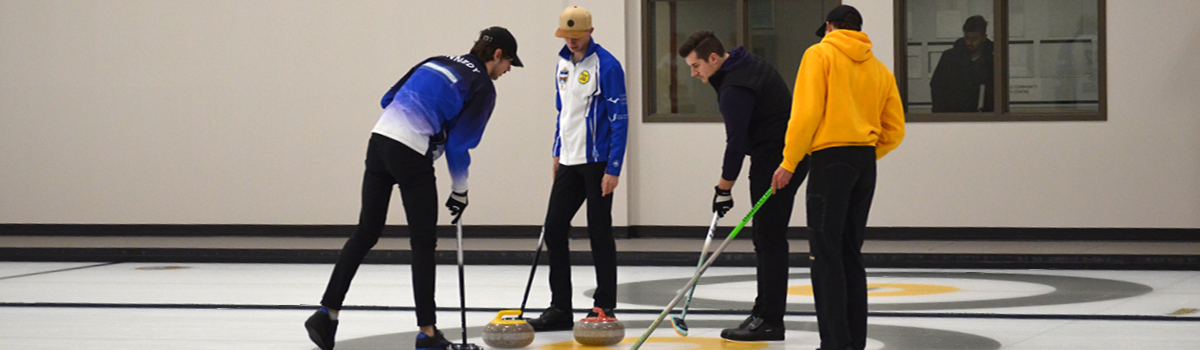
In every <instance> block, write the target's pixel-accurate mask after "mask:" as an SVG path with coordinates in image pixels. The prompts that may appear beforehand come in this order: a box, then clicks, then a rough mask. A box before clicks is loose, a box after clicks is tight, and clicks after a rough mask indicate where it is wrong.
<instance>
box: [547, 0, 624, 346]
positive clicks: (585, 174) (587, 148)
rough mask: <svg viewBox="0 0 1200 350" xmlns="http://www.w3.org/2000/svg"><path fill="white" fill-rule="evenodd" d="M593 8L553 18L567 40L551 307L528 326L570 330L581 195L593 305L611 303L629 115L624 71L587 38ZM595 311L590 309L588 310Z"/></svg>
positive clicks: (550, 216)
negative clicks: (570, 241) (574, 224)
mask: <svg viewBox="0 0 1200 350" xmlns="http://www.w3.org/2000/svg"><path fill="white" fill-rule="evenodd" d="M592 31H594V28H592V14H591V13H590V12H588V10H587V9H584V8H582V7H578V6H571V7H568V8H567V9H566V10H563V12H562V14H561V15H560V16H559V27H558V31H557V32H556V33H555V36H557V37H560V38H564V39H565V41H566V45H564V47H563V49H562V50H561V51H560V52H559V56H560V57H561V59H560V60H559V62H558V68H557V69H556V76H555V77H556V79H555V83H556V86H557V91H558V96H557V106H558V124H557V128H556V129H555V133H554V185H553V187H552V189H551V190H550V204H549V208H548V209H547V211H546V221H545V226H544V229H545V242H546V248H547V249H548V250H549V252H550V291H551V294H552V300H551V302H550V307H549V308H547V309H546V311H545V312H543V313H542V315H541V316H540V317H538V318H536V319H532V320H529V324H530V325H532V326H533V328H534V330H537V331H545V330H563V329H571V327H572V325H573V324H574V321H575V320H574V315H573V313H572V307H573V305H572V302H571V298H572V297H573V296H574V294H573V293H572V291H571V289H572V287H571V259H570V251H569V248H568V246H567V238H568V231H569V230H570V229H571V219H572V218H573V217H574V216H575V213H576V212H578V211H579V207H580V206H581V205H583V202H584V201H585V200H586V201H587V216H588V237H589V238H590V239H591V248H592V260H593V263H594V265H595V267H596V293H595V295H593V299H594V302H593V306H594V307H599V308H601V309H604V311H605V313H606V314H607V315H608V316H610V317H611V316H613V313H612V310H613V308H615V307H616V306H617V247H616V242H615V241H614V240H613V233H612V200H613V195H612V193H613V190H614V189H616V187H617V182H618V179H619V176H620V175H621V166H622V165H623V163H622V162H623V160H624V158H625V137H626V133H627V130H628V125H629V115H628V112H627V107H626V102H625V71H624V70H623V69H621V63H620V62H618V61H617V59H616V58H615V57H613V55H612V54H611V53H609V52H608V50H605V49H604V48H603V47H600V45H599V44H596V42H595V41H594V40H592ZM588 316H589V317H590V316H595V312H592V313H591V314H589V315H588Z"/></svg>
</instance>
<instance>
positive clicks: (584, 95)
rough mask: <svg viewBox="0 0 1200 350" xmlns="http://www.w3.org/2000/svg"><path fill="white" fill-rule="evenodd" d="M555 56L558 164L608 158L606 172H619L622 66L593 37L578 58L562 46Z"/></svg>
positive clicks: (625, 123) (623, 131) (624, 119)
mask: <svg viewBox="0 0 1200 350" xmlns="http://www.w3.org/2000/svg"><path fill="white" fill-rule="evenodd" d="M558 55H559V56H560V57H561V59H560V60H559V61H558V69H557V72H558V73H557V76H556V78H557V79H556V82H557V84H556V86H557V92H558V96H557V98H556V100H557V101H556V102H557V106H558V124H557V128H556V129H555V131H554V156H555V157H558V162H559V164H562V165H580V164H585V163H595V162H608V167H607V168H606V169H605V171H604V173H605V174H609V175H613V176H620V175H621V166H622V165H623V164H622V161H623V160H624V159H625V138H626V135H627V134H628V129H629V112H628V107H627V106H626V102H625V70H624V69H621V63H620V62H618V61H617V59H616V58H615V57H613V55H612V54H610V53H609V52H608V50H605V49H604V48H603V47H600V45H599V44H596V41H595V40H594V39H593V40H591V43H590V44H589V45H588V51H587V54H586V55H584V57H583V60H581V61H579V62H571V56H572V53H571V50H570V49H568V48H567V47H566V46H565V45H564V46H563V49H562V50H561V51H560V52H559V53H558Z"/></svg>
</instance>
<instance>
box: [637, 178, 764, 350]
mask: <svg viewBox="0 0 1200 350" xmlns="http://www.w3.org/2000/svg"><path fill="white" fill-rule="evenodd" d="M768 198H771V191H767V193H766V194H763V196H762V199H759V200H758V203H755V204H754V208H752V209H750V212H749V213H746V218H744V219H742V222H739V223H738V225H737V227H734V228H733V232H730V233H729V237H726V238H725V241H724V242H721V246H720V247H717V250H715V251H713V254H712V255H711V256H709V257H708V260H706V261H705V262H704V265H703V266H701V267H700V269H699V270H696V274H695V275H692V279H691V280H689V281H688V284H687V285H686V286H684V287H683V289H682V290H680V291H679V293H676V294H675V298H673V299H671V302H670V303H669V304H667V307H666V308H663V311H662V313H660V314H658V318H655V319H654V322H653V323H651V324H650V327H649V328H647V329H646V332H644V333H642V336H641V337H639V338H638V340H637V341H636V342H634V343H633V346H632V347H630V348H629V350H637V349H638V348H639V347H641V346H642V343H645V342H646V339H649V338H650V334H651V333H654V329H655V328H658V325H659V324H661V323H662V321H663V319H664V318H666V317H667V314H670V313H671V310H672V309H674V308H675V304H678V303H679V300H680V299H683V295H684V294H685V292H686V291H687V290H688V289H691V288H692V286H694V285H696V282H697V281H699V280H700V275H702V274H704V271H706V270H708V267H709V266H711V265H712V263H713V262H714V261H717V256H719V255H721V252H722V251H724V250H725V247H727V246H729V242H732V241H733V238H734V237H737V234H738V232H740V231H741V230H742V227H745V226H746V223H748V222H750V218H752V217H754V213H757V212H758V208H761V207H762V205H763V203H766V202H767V199H768Z"/></svg>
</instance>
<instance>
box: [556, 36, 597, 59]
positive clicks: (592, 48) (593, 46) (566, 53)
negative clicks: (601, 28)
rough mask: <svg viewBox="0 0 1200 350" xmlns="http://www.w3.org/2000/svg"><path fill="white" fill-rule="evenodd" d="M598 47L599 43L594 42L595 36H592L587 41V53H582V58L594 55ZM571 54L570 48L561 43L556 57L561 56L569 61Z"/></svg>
mask: <svg viewBox="0 0 1200 350" xmlns="http://www.w3.org/2000/svg"><path fill="white" fill-rule="evenodd" d="M599 48H600V44H597V43H596V37H592V39H591V40H589V41H588V49H587V53H585V54H583V58H585V59H586V58H588V56H591V55H595V54H596V50H597V49H599ZM571 55H572V52H571V49H569V48H567V45H565V44H564V45H563V47H562V50H559V51H558V57H562V59H564V60H568V61H570V60H571ZM580 61H582V60H580Z"/></svg>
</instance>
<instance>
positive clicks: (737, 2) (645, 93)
mask: <svg viewBox="0 0 1200 350" xmlns="http://www.w3.org/2000/svg"><path fill="white" fill-rule="evenodd" d="M674 1H687V0H642V11H641V12H642V13H641V17H642V35H641V38H640V39H641V41H642V67H654V64H655V57H654V51H653V49H654V47H653V42H654V40H653V39H652V37H651V36H650V35H652V34H653V33H654V29H655V27H654V23H653V21H651V20H650V11H649V8H650V3H652V2H661V3H669V2H674ZM728 1H732V2H734V8H735V11H736V12H735V14H734V16H736V20H735V23H736V26H737V28H736V29H735V30H734V33H735V35H734V37H735V40H734V42H733V43H725V46H726V47H730V48H734V47H738V46H739V45H745V44H746V43H748V42H750V38H749V35H750V31H749V30H748V29H749V26H750V19H749V16H750V14H749V11H747V7H748V6H749V5H748V4H747V3H748V2H749V0H728ZM820 1H822V2H823V4H822V5H823V6H825V8H833V7H835V6H837V5H841V4H842V1H841V0H820ZM674 18H675V17H674V15H672V17H671V20H672V21H674ZM798 35H799V34H798ZM678 39H679V40H686V39H687V38H686V37H683V38H678ZM680 44H683V42H682V41H675V40H672V41H671V44H670V45H671V47H670V51H671V55H672V57H673V58H674V56H675V50H676V49H678V48H679V45H680ZM680 62H682V59H678V58H676V59H672V60H671V74H675V72H677V71H678V69H676V67H677V66H676V65H677V64H680ZM654 74H655V72H654V70H653V69H650V68H646V69H643V70H642V86H643V87H646V88H643V89H642V101H643V102H642V122H643V123H724V119H723V118H722V117H721V114H720V113H654V114H652V113H651V106H655V105H657V102H658V96H655V94H654V88H653V87H654V86H655V85H654V84H655V82H656V80H657V79H656V77H655V75H654ZM780 74H788V73H785V72H780ZM792 74H795V72H792ZM681 78H682V79H687V78H690V77H681ZM679 79H680V78H676V81H678V80H679Z"/></svg>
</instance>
